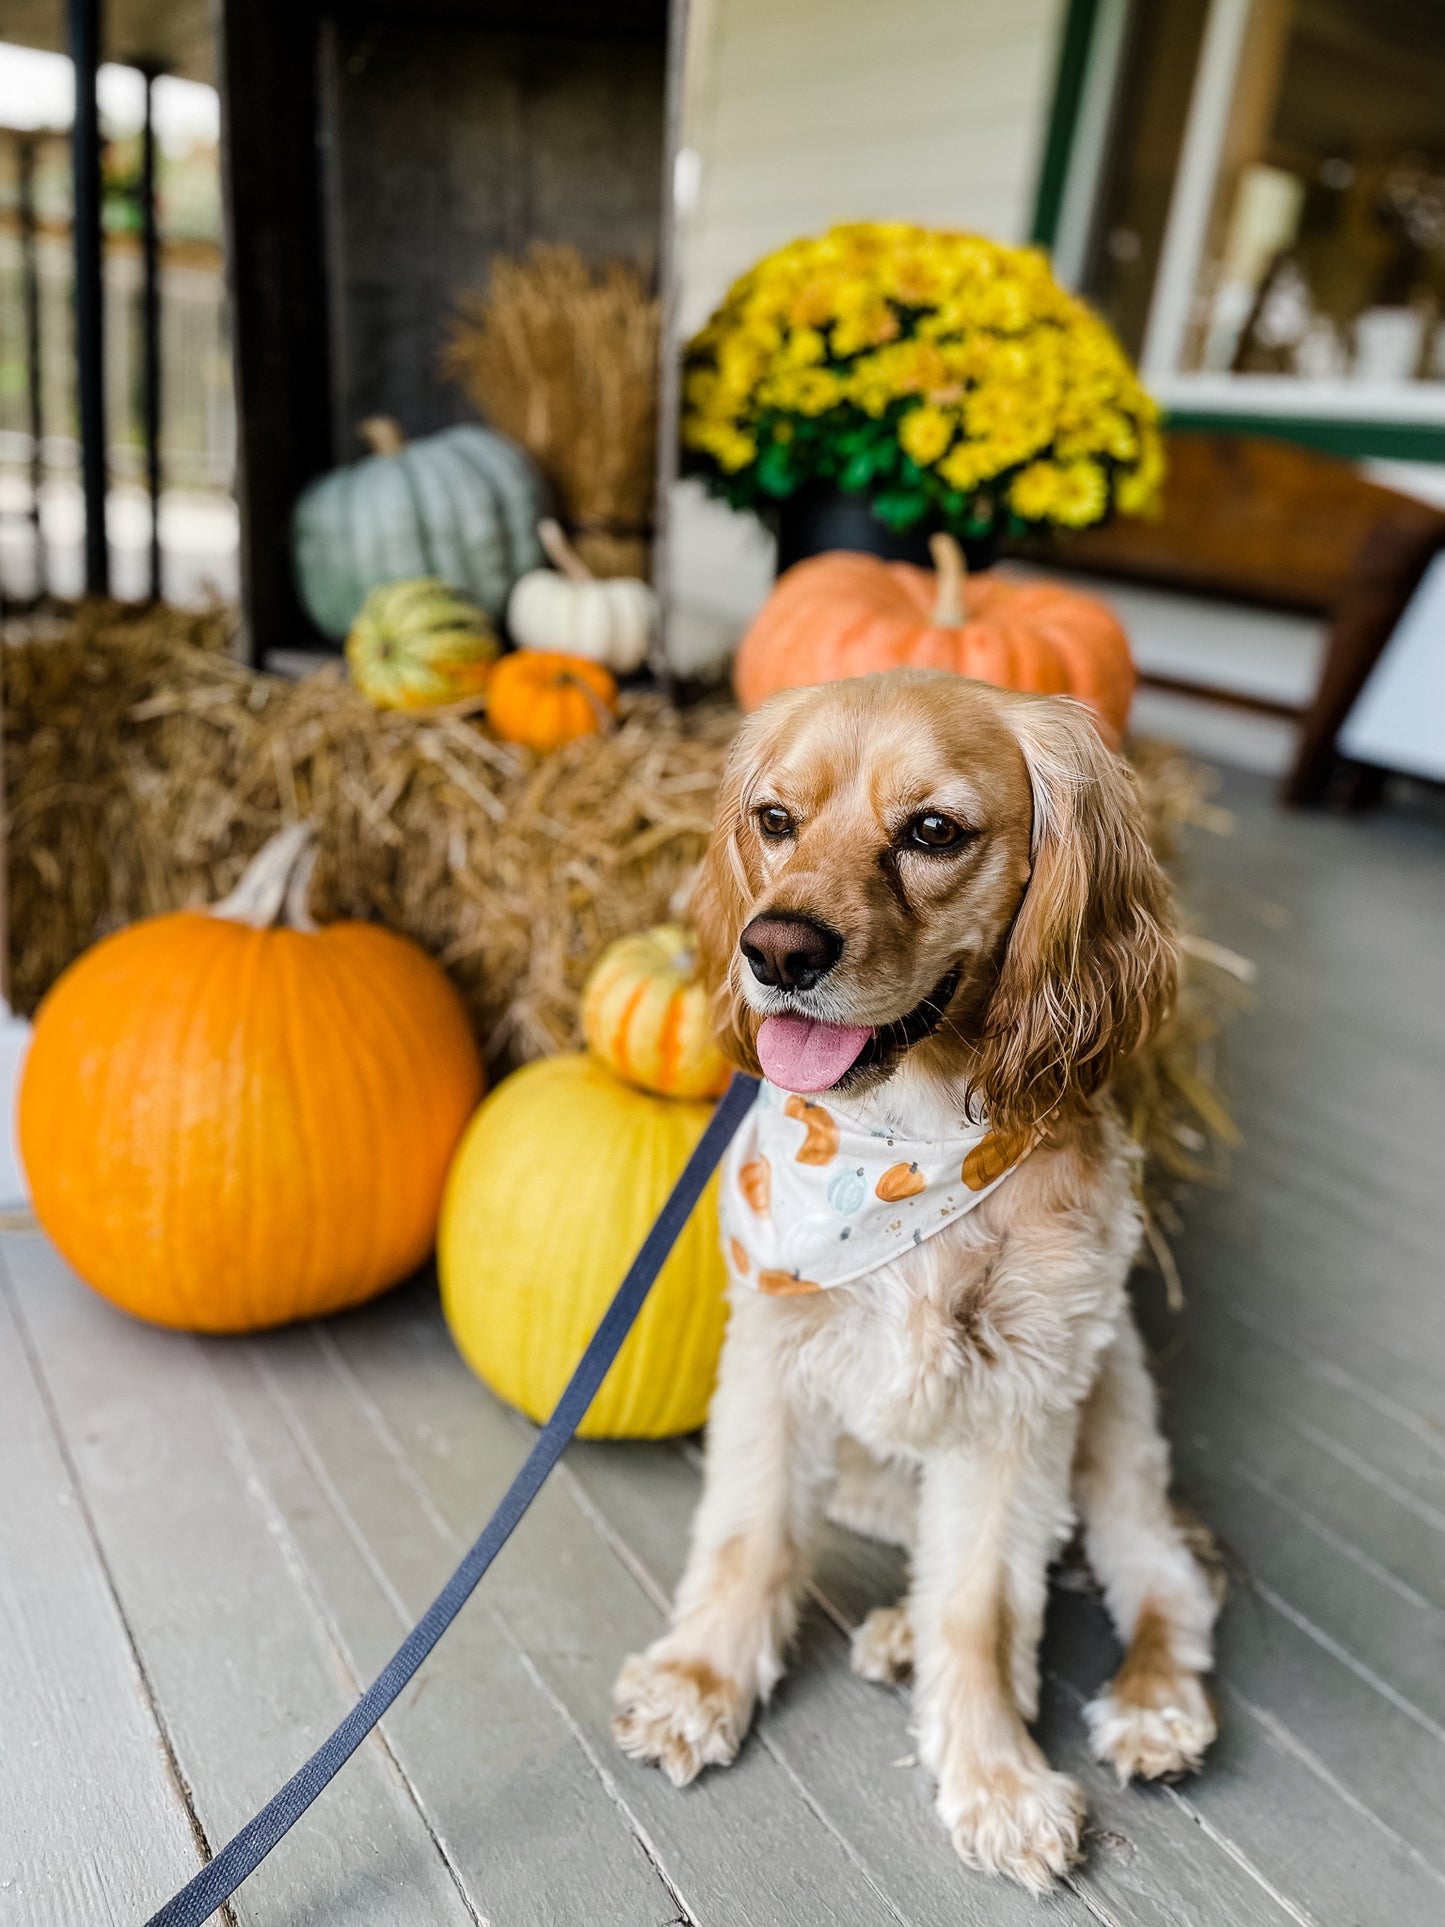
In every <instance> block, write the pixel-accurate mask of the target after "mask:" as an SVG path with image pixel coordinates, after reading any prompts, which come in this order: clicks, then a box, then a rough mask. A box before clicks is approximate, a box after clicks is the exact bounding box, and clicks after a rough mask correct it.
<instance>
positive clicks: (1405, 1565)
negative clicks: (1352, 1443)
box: [1165, 1351, 1445, 1605]
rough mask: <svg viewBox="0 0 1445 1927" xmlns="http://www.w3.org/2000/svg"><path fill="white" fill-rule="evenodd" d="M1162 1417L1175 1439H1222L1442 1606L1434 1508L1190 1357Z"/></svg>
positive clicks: (1442, 1571)
mask: <svg viewBox="0 0 1445 1927" xmlns="http://www.w3.org/2000/svg"><path fill="white" fill-rule="evenodd" d="M1165 1409H1166V1411H1167V1414H1168V1421H1169V1426H1170V1429H1171V1431H1176V1432H1178V1433H1179V1434H1180V1435H1181V1436H1184V1435H1189V1434H1192V1433H1195V1432H1198V1433H1201V1434H1203V1436H1205V1437H1207V1438H1216V1439H1218V1440H1219V1441H1220V1442H1221V1443H1222V1444H1223V1446H1224V1448H1225V1449H1226V1450H1227V1451H1228V1452H1230V1453H1231V1454H1233V1456H1234V1457H1236V1458H1240V1459H1243V1460H1244V1461H1246V1462H1247V1463H1248V1464H1249V1465H1251V1466H1253V1467H1254V1468H1255V1469H1256V1470H1257V1471H1258V1472H1259V1473H1260V1474H1261V1475H1262V1476H1264V1477H1266V1478H1268V1479H1269V1480H1270V1482H1271V1483H1272V1484H1273V1485H1276V1486H1278V1487H1279V1488H1280V1489H1281V1490H1282V1491H1284V1492H1286V1493H1288V1495H1289V1496H1290V1497H1291V1498H1292V1499H1294V1500H1295V1501H1296V1502H1297V1503H1298V1504H1300V1505H1302V1506H1306V1507H1308V1508H1309V1510H1310V1511H1312V1512H1314V1513H1316V1514H1317V1515H1318V1516H1319V1517H1320V1518H1322V1519H1324V1520H1325V1521H1326V1523H1327V1524H1328V1525H1330V1526H1331V1527H1332V1528H1333V1529H1334V1530H1335V1531H1336V1532H1338V1533H1339V1534H1340V1535H1341V1537H1342V1538H1345V1539H1347V1540H1349V1541H1350V1542H1351V1543H1352V1544H1354V1545H1357V1546H1359V1547H1361V1548H1362V1549H1363V1550H1364V1551H1365V1552H1367V1553H1368V1554H1369V1555H1370V1556H1371V1557H1372V1558H1373V1559H1374V1560H1375V1561H1376V1563H1377V1564H1379V1565H1381V1566H1384V1567H1385V1569H1386V1570H1387V1571H1389V1572H1392V1573H1394V1574H1395V1575H1396V1576H1397V1577H1398V1578H1400V1579H1403V1580H1404V1581H1405V1582H1406V1583H1407V1584H1408V1585H1410V1586H1412V1587H1413V1588H1414V1590H1415V1591H1416V1592H1419V1593H1423V1594H1424V1595H1425V1597H1426V1598H1427V1599H1432V1600H1434V1602H1435V1603H1436V1604H1437V1605H1445V1531H1442V1524H1441V1515H1440V1512H1439V1510H1438V1508H1437V1507H1436V1506H1432V1505H1430V1504H1429V1503H1428V1501H1426V1500H1423V1499H1418V1498H1416V1497H1415V1495H1414V1494H1413V1493H1412V1492H1410V1491H1409V1490H1408V1489H1407V1488H1406V1487H1405V1486H1403V1485H1401V1484H1399V1483H1397V1482H1395V1481H1394V1480H1392V1479H1391V1478H1390V1477H1389V1475H1388V1474H1385V1473H1379V1472H1376V1471H1375V1470H1374V1468H1373V1467H1372V1466H1371V1464H1370V1463H1369V1461H1368V1460H1367V1459H1363V1458H1358V1459H1357V1458H1354V1457H1353V1456H1352V1455H1350V1454H1349V1452H1348V1448H1345V1447H1341V1446H1339V1445H1338V1444H1337V1443H1336V1442H1335V1441H1334V1440H1333V1439H1331V1438H1330V1437H1329V1436H1328V1434H1325V1433H1320V1432H1315V1431H1313V1430H1312V1429H1306V1428H1303V1427H1301V1425H1300V1424H1298V1423H1292V1422H1291V1421H1290V1419H1289V1417H1288V1416H1287V1415H1286V1414H1284V1413H1281V1414H1280V1415H1279V1416H1278V1417H1276V1416H1274V1415H1272V1414H1271V1413H1270V1412H1269V1411H1268V1410H1266V1409H1265V1408H1264V1406H1262V1405H1260V1404H1257V1403H1256V1402H1255V1401H1254V1400H1252V1399H1249V1398H1239V1397H1236V1396H1235V1394H1234V1392H1233V1389H1232V1387H1231V1386H1230V1384H1229V1382H1228V1380H1227V1379H1226V1378H1225V1377H1224V1375H1223V1374H1222V1373H1218V1374H1217V1373H1215V1372H1213V1371H1211V1370H1210V1369H1209V1368H1207V1367H1206V1366H1205V1364H1204V1362H1203V1360H1202V1358H1201V1360H1200V1361H1199V1362H1198V1364H1196V1363H1195V1361H1194V1360H1193V1359H1192V1358H1191V1356H1190V1355H1189V1354H1188V1352H1187V1351H1186V1353H1185V1355H1184V1356H1183V1357H1182V1358H1181V1359H1180V1360H1179V1362H1178V1363H1177V1365H1176V1367H1175V1369H1174V1370H1173V1371H1172V1372H1171V1374H1170V1384H1169V1392H1168V1397H1167V1399H1166V1402H1165Z"/></svg>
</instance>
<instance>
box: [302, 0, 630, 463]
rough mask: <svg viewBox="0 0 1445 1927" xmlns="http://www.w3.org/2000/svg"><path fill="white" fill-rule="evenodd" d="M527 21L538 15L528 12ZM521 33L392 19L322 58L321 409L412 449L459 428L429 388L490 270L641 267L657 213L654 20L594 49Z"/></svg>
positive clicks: (330, 46) (587, 34)
mask: <svg viewBox="0 0 1445 1927" xmlns="http://www.w3.org/2000/svg"><path fill="white" fill-rule="evenodd" d="M533 12H534V17H535V12H536V10H535V9H534V10H533ZM589 18H590V26H589V27H588V29H586V30H582V31H579V30H578V28H577V27H576V25H575V24H574V25H573V26H572V28H571V29H570V30H568V31H565V32H564V31H559V30H557V29H556V28H553V27H551V26H548V25H546V24H543V25H540V26H534V27H531V28H528V29H518V28H517V27H516V26H514V25H511V24H508V25H505V26H495V25H493V24H491V17H489V13H488V10H486V9H482V8H478V9H474V10H469V13H468V16H467V17H465V18H452V19H448V18H438V17H432V18H426V17H423V18H422V19H420V20H417V19H415V18H413V19H410V20H408V19H405V18H401V17H399V15H398V11H397V10H396V9H395V8H390V9H385V10H382V11H371V12H366V13H360V14H358V13H357V12H356V11H354V10H348V11H347V12H346V13H344V14H342V15H341V16H340V17H339V18H337V19H334V20H333V21H332V22H331V24H330V26H329V29H328V31H327V33H326V35H325V38H324V42H323V46H324V52H323V66H324V76H323V89H324V128H325V136H324V150H325V153H326V157H327V160H326V170H325V171H326V176H327V192H326V198H327V210H328V220H327V226H328V232H329V249H330V275H329V281H330V291H331V303H330V306H331V341H332V371H333V372H332V396H333V414H334V421H335V446H336V452H337V455H338V457H339V458H340V457H345V456H346V455H348V454H352V453H355V452H356V451H357V443H356V439H355V424H356V423H357V422H358V421H359V420H361V419H363V418H364V417H365V416H367V415H373V414H386V415H394V416H395V417H396V418H397V419H398V420H399V421H400V422H401V424H402V426H403V428H404V429H405V430H406V432H407V433H408V434H409V435H417V434H421V433H425V432H426V431H427V430H429V429H434V428H439V427H443V426H445V425H446V424H448V423H450V422H453V421H456V420H458V419H460V418H462V417H463V416H464V415H465V414H466V413H467V412H469V411H468V410H467V408H466V405H465V404H464V403H463V402H462V400H461V397H460V396H459V395H458V394H457V392H456V391H455V390H454V389H452V388H450V387H449V386H448V385H447V384H446V383H445V382H444V381H443V379H442V377H441V376H440V375H439V374H438V372H437V365H436V364H437V356H438V351H439V350H440V348H441V346H442V343H443V341H444V339H445V336H446V330H447V321H448V317H449V315H450V314H451V313H452V311H453V310H454V307H455V304H456V301H457V297H458V296H459V295H460V294H463V293H465V292H467V291H470V290H473V289H477V288H481V287H484V286H485V284H486V279H487V266H488V262H489V260H490V258H491V256H492V255H493V254H494V253H497V252H509V253H510V252H518V251H520V250H522V249H523V248H525V246H526V245H527V243H528V242H529V241H532V240H545V241H572V242H575V243H576V245H577V246H578V247H580V248H581V249H582V251H583V252H584V253H585V254H587V255H589V256H592V257H595V258H598V259H603V258H607V257H609V256H619V255H620V256H626V257H628V258H631V259H633V260H636V261H639V262H641V263H642V264H644V265H645V266H646V267H648V268H649V269H650V268H652V267H653V266H654V265H655V262H656V257H657V249H658V232H659V221H660V211H661V202H662V151H663V79H664V54H665V37H664V36H665V26H664V20H663V16H662V13H661V10H660V9H658V10H657V12H656V15H655V17H653V16H649V15H648V14H646V13H643V14H641V15H640V16H635V17H633V18H632V19H630V20H629V21H627V22H626V23H625V30H624V31H622V32H617V31H611V32H603V31H599V30H598V27H599V23H600V22H601V21H602V20H603V19H605V10H601V9H599V10H596V11H594V12H592V13H591V14H590V16H589Z"/></svg>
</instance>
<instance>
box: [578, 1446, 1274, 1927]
mask: <svg viewBox="0 0 1445 1927" xmlns="http://www.w3.org/2000/svg"><path fill="white" fill-rule="evenodd" d="M694 1457H695V1455H693V1454H691V1453H688V1452H686V1451H677V1450H675V1451H673V1452H670V1453H669V1452H666V1451H663V1450H658V1449H655V1448H653V1449H647V1450H639V1449H637V1448H632V1449H630V1450H629V1449H627V1448H622V1449H619V1448H618V1447H616V1446H598V1445H581V1446H576V1447H574V1448H573V1449H572V1451H571V1452H569V1454H568V1458H567V1463H566V1465H565V1466H564V1468H563V1470H562V1473H561V1474H560V1475H559V1476H560V1477H561V1478H562V1479H563V1480H564V1482H567V1483H571V1484H573V1485H575V1486H576V1487H578V1488H580V1494H581V1497H582V1500H583V1502H584V1503H585V1504H587V1505H588V1506H589V1507H593V1508H596V1510H597V1511H598V1512H600V1513H601V1514H602V1516H603V1517H604V1518H605V1519H606V1521H607V1523H608V1525H609V1527H610V1528H611V1530H612V1531H614V1532H615V1533H616V1534H617V1535H618V1537H619V1539H620V1540H621V1541H622V1542H623V1543H624V1544H625V1546H626V1547H627V1550H628V1553H629V1556H630V1557H631V1558H632V1559H633V1560H634V1561H636V1562H638V1563H639V1564H641V1565H642V1566H643V1568H644V1569H645V1570H646V1571H647V1573H648V1575H649V1577H650V1580H651V1583H652V1584H653V1586H654V1587H655V1588H656V1589H657V1590H658V1591H660V1592H661V1593H664V1594H666V1593H668V1592H670V1591H671V1590H672V1588H673V1587H674V1586H675V1585H676V1583H677V1580H678V1577H679V1576H680V1572H681V1561H682V1554H683V1551H684V1549H685V1546H686V1534H687V1524H688V1520H689V1518H690V1516H691V1513H692V1508H693V1506H694V1505H695V1504H696V1502H697V1495H698V1476H697V1471H696V1467H695V1464H694V1462H693V1460H694ZM902 1564H903V1562H902V1559H901V1557H900V1556H899V1555H898V1554H897V1553H896V1552H895V1551H894V1550H893V1549H891V1548H887V1547H881V1546H874V1545H871V1544H870V1543H869V1542H867V1541H865V1540H862V1539H859V1538H856V1537H854V1535H852V1534H849V1533H843V1532H839V1531H835V1530H830V1532H829V1533H828V1535H827V1538H826V1542H825V1545H824V1548H823V1553H822V1557H821V1559H820V1562H819V1570H818V1582H817V1586H816V1588H815V1590H816V1593H817V1595H818V1596H819V1598H820V1599H821V1600H822V1601H823V1602H826V1606H827V1608H828V1609H829V1611H830V1613H831V1615H832V1617H831V1618H825V1617H824V1614H823V1612H821V1611H819V1610H817V1609H816V1608H815V1610H814V1611H813V1612H812V1613H811V1614H810V1615H809V1616H808V1617H807V1618H805V1620H804V1624H803V1627H802V1630H801V1634H800V1638H799V1642H798V1650H797V1653H796V1655H795V1657H794V1662H793V1664H792V1665H791V1667H790V1669H789V1672H788V1675H787V1677H786V1679H785V1680H784V1683H783V1685H782V1687H781V1688H780V1689H779V1692H778V1695H777V1698H776V1699H775V1701H774V1703H773V1705H772V1706H770V1707H769V1708H768V1709H767V1711H766V1712H765V1714H764V1715H763V1720H762V1730H763V1732H764V1734H765V1735H766V1736H767V1737H768V1738H769V1740H770V1741H771V1743H772V1744H773V1745H774V1746H775V1747H776V1748H777V1749H778V1751H779V1752H780V1754H781V1755H783V1757H785V1758H787V1759H788V1760H789V1761H790V1762H791V1763H792V1765H793V1766H794V1770H795V1771H797V1772H798V1773H799V1774H800V1776H802V1777H804V1778H805V1779H806V1780H807V1783H808V1786H809V1788H810V1789H811V1791H812V1792H813V1794H814V1797H815V1798H816V1799H817V1800H818V1801H819V1802H820V1803H822V1804H823V1805H824V1806H825V1809H826V1811H827V1812H828V1813H829V1814H830V1816H831V1817H832V1819H833V1821H834V1823H835V1824H836V1825H837V1826H838V1827H839V1828H840V1829H842V1830H844V1831H846V1832H847V1834H848V1836H849V1838H850V1839H852V1840H854V1841H856V1842H857V1843H858V1844H859V1845H860V1846H862V1847H863V1848H864V1849H865V1851H867V1852H869V1854H870V1857H871V1858H872V1860H873V1862H874V1864H876V1865H879V1866H880V1867H882V1868H884V1869H886V1873H887V1877H888V1881H889V1887H890V1891H891V1892H893V1893H894V1894H895V1895H896V1896H897V1898H898V1899H899V1901H900V1903H901V1904H902V1905H903V1907H904V1909H905V1911H906V1912H907V1913H908V1914H909V1916H910V1918H913V1919H919V1920H940V1921H942V1920H947V1919H949V1918H951V1917H952V1916H953V1912H954V1909H955V1908H956V1907H957V1904H958V1901H957V1896H958V1895H959V1893H960V1890H961V1889H962V1890H964V1891H966V1892H967V1893H968V1894H969V1896H970V1898H977V1897H978V1896H979V1895H980V1892H981V1893H982V1898H983V1901H984V1905H985V1910H986V1917H987V1918H988V1919H989V1920H990V1921H1003V1920H1005V1919H1009V1918H1012V1917H1013V1915H1012V1913H1011V1911H1010V1909H1011V1907H1012V1906H1016V1905H1017V1902H1018V1898H1019V1897H1018V1896H1017V1895H1016V1894H1014V1893H1013V1892H1012V1890H1010V1889H1006V1888H1002V1887H1001V1886H1000V1885H999V1884H998V1883H989V1882H985V1881H981V1879H980V1876H978V1875H975V1874H969V1873H967V1872H965V1871H964V1870H963V1869H962V1868H960V1866H959V1864H958V1862H957V1860H956V1859H955V1858H954V1856H953V1853H952V1849H951V1848H950V1847H949V1845H948V1843H947V1840H946V1838H945V1836H944V1833H943V1829H942V1828H941V1827H940V1826H939V1824H938V1822H937V1820H936V1819H935V1818H934V1815H933V1812H932V1808H931V1806H930V1804H929V1797H928V1783H927V1778H926V1776H925V1775H924V1774H922V1773H921V1771H919V1770H918V1769H914V1770H912V1771H910V1772H904V1771H900V1769H899V1765H898V1762H899V1760H900V1759H907V1758H910V1757H911V1751H912V1741H911V1739H910V1737H909V1733H908V1705H907V1699H906V1696H905V1695H902V1694H898V1693H892V1692H885V1691H883V1690H881V1689H880V1688H879V1687H877V1686H875V1685H870V1684H868V1683H867V1682H865V1681H863V1680H860V1679H858V1678H856V1677H855V1676H854V1674H853V1673H852V1672H851V1671H850V1670H849V1667H848V1652H847V1642H846V1640H845V1638H844V1637H843V1635H842V1633H841V1632H840V1631H839V1630H838V1625H837V1624H836V1623H834V1621H835V1620H837V1621H841V1622H842V1623H844V1624H847V1625H849V1626H851V1625H855V1624H857V1622H858V1620H859V1619H860V1618H861V1617H862V1615H863V1613H864V1612H865V1611H866V1610H867V1609H868V1607H870V1606H872V1605H879V1604H891V1603H892V1601H893V1600H894V1599H896V1598H897V1597H898V1596H899V1593H900V1591H901V1589H902V1584H903V1570H902ZM1038 1734H1039V1739H1040V1743H1041V1744H1042V1745H1043V1747H1044V1750H1045V1751H1046V1753H1047V1754H1048V1757H1049V1759H1050V1761H1051V1762H1052V1764H1053V1765H1054V1766H1056V1767H1058V1768H1059V1769H1060V1770H1062V1771H1065V1772H1068V1773H1071V1774H1073V1775H1074V1776H1075V1777H1076V1778H1077V1779H1078V1780H1079V1781H1080V1783H1081V1784H1082V1785H1083V1787H1084V1790H1085V1793H1086V1795H1087V1798H1088V1803H1089V1816H1090V1818H1089V1833H1088V1840H1087V1845H1088V1857H1087V1860H1086V1862H1085V1864H1084V1866H1083V1867H1082V1868H1081V1869H1079V1870H1078V1872H1077V1873H1076V1874H1075V1875H1074V1877H1073V1884H1074V1887H1075V1889H1076V1891H1077V1892H1078V1894H1079V1897H1080V1898H1081V1899H1082V1900H1083V1901H1084V1903H1085V1905H1086V1906H1088V1907H1089V1908H1090V1910H1091V1911H1093V1912H1095V1913H1096V1914H1097V1916H1098V1917H1100V1918H1102V1919H1105V1920H1108V1921H1112V1922H1118V1923H1121V1924H1122V1923H1126V1922H1137V1923H1138V1924H1139V1927H1154V1924H1155V1923H1157V1922H1158V1921H1160V1920H1166V1921H1170V1922H1180V1923H1194V1922H1201V1923H1202V1922H1210V1921H1214V1922H1219V1921H1224V1920H1229V1921H1232V1922H1238V1923H1240V1927H1246V1923H1248V1924H1249V1927H1254V1923H1260V1924H1261V1927H1263V1923H1276V1924H1277V1923H1281V1922H1283V1921H1285V1920H1287V1919H1289V1918H1290V1915H1289V1914H1288V1912H1287V1911H1286V1910H1285V1909H1283V1908H1282V1907H1280V1906H1279V1905H1278V1903H1277V1902H1276V1901H1275V1899H1274V1898H1273V1897H1272V1896H1271V1895H1270V1893H1269V1892H1268V1891H1267V1890H1266V1888H1265V1887H1263V1886H1262V1885H1261V1884H1260V1882H1259V1881H1258V1880H1256V1879H1255V1878H1254V1877H1253V1876H1252V1874H1251V1873H1250V1871H1249V1870H1248V1869H1247V1868H1245V1867H1242V1866H1241V1865H1240V1864H1239V1862H1238V1861H1237V1860H1236V1859H1234V1858H1233V1857H1232V1856H1231V1855H1230V1854H1229V1853H1227V1852H1226V1851H1224V1850H1223V1849H1221V1848H1220V1847H1219V1846H1218V1845H1217V1844H1216V1843H1215V1842H1214V1841H1212V1840H1211V1839H1210V1838H1209V1837H1208V1836H1207V1835H1206V1834H1205V1833H1204V1832H1203V1831H1202V1830H1201V1829H1200V1828H1199V1827H1198V1826H1197V1825H1196V1824H1194V1822H1193V1820H1192V1819H1191V1818H1190V1817H1189V1816H1188V1815H1187V1814H1186V1813H1185V1812H1184V1811H1183V1810H1182V1809H1181V1808H1180V1807H1178V1806H1177V1805H1171V1804H1169V1803H1167V1802H1166V1803H1161V1802H1158V1801H1152V1800H1148V1799H1141V1798H1140V1797H1139V1795H1138V1794H1137V1792H1130V1791H1125V1790H1122V1789H1120V1788H1119V1787H1118V1786H1117V1785H1116V1783H1115V1781H1114V1778H1113V1775H1112V1774H1111V1773H1107V1772H1105V1770H1104V1769H1103V1768H1102V1767H1100V1766H1099V1765H1098V1764H1097V1762H1095V1761H1094V1760H1092V1759H1090V1757H1089V1754H1088V1748H1087V1745H1086V1742H1085V1737H1084V1730H1083V1722H1082V1719H1081V1716H1080V1697H1079V1695H1078V1694H1077V1692H1073V1691H1070V1690H1068V1689H1061V1688H1060V1686H1059V1684H1058V1683H1057V1682H1051V1683H1050V1685H1049V1688H1048V1690H1047V1691H1046V1693H1045V1696H1044V1703H1043V1707H1042V1709H1041V1714H1040V1720H1039V1724H1038ZM1056 1904H1057V1903H1056ZM1024 1906H1025V1908H1026V1909H1027V1912H1024V1913H1022V1914H1021V1915H1020V1916H1019V1917H1020V1918H1023V1919H1030V1920H1032V1919H1036V1917H1037V1910H1036V1907H1035V1904H1034V1903H1032V1902H1025V1903H1024Z"/></svg>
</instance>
